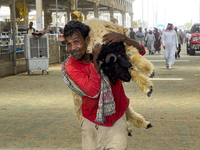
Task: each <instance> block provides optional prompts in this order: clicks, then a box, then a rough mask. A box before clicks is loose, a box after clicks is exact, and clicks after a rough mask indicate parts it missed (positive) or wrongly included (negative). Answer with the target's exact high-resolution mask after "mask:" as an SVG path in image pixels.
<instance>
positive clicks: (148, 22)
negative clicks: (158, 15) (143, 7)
mask: <svg viewBox="0 0 200 150" xmlns="http://www.w3.org/2000/svg"><path fill="white" fill-rule="evenodd" d="M147 6H148V7H147V12H148V13H147V14H148V16H147V17H148V27H149V0H148V5H147Z"/></svg>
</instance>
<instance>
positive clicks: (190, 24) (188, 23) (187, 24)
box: [183, 22, 192, 29]
mask: <svg viewBox="0 0 200 150" xmlns="http://www.w3.org/2000/svg"><path fill="white" fill-rule="evenodd" d="M191 27H192V23H191V22H187V23H186V24H185V25H184V27H183V28H184V29H190V28H191Z"/></svg>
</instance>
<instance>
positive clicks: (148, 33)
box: [129, 27, 189, 55]
mask: <svg viewBox="0 0 200 150" xmlns="http://www.w3.org/2000/svg"><path fill="white" fill-rule="evenodd" d="M175 29H176V30H177V27H175ZM164 31H165V29H162V30H161V29H158V28H154V29H153V30H151V29H149V30H148V29H147V28H145V29H144V31H142V28H141V27H139V28H138V31H136V32H135V31H134V30H133V28H130V32H129V37H130V38H132V39H134V40H137V41H138V42H139V43H140V44H141V45H143V46H145V47H147V49H148V51H149V54H151V55H152V54H155V53H156V52H157V53H158V54H160V53H161V52H160V51H161V45H162V44H163V38H162V36H163V33H164ZM188 34H189V31H187V30H182V29H179V31H177V37H178V39H179V41H180V44H185V43H186V42H187V38H188Z"/></svg>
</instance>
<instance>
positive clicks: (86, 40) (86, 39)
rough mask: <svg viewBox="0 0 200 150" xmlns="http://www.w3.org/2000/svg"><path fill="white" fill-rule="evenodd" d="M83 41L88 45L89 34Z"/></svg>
mask: <svg viewBox="0 0 200 150" xmlns="http://www.w3.org/2000/svg"><path fill="white" fill-rule="evenodd" d="M85 42H86V44H87V46H88V45H89V43H90V37H89V36H87V37H86V38H85Z"/></svg>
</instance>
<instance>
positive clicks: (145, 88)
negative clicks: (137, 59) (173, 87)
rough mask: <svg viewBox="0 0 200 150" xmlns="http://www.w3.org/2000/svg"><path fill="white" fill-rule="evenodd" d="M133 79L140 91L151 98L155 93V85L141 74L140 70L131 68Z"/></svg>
mask: <svg viewBox="0 0 200 150" xmlns="http://www.w3.org/2000/svg"><path fill="white" fill-rule="evenodd" d="M129 71H130V74H131V79H132V80H133V81H134V82H135V83H136V84H137V85H138V86H139V88H140V90H141V91H142V92H144V93H146V94H147V96H148V97H149V96H150V95H151V93H152V92H153V84H152V82H151V81H149V79H148V78H147V77H146V76H144V75H143V74H141V73H140V72H139V71H138V70H135V69H133V68H131V69H130V70H129Z"/></svg>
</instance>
